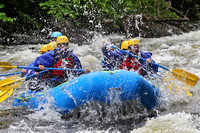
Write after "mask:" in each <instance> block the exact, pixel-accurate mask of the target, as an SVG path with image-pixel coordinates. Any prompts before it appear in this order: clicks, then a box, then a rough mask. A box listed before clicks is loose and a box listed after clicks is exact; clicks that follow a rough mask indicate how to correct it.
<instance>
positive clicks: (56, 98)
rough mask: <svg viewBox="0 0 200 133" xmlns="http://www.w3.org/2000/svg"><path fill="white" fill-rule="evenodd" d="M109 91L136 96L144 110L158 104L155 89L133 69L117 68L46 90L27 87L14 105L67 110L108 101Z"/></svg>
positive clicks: (130, 97)
mask: <svg viewBox="0 0 200 133" xmlns="http://www.w3.org/2000/svg"><path fill="white" fill-rule="evenodd" d="M111 91H117V92H118V91H119V92H120V93H119V99H120V100H121V101H128V100H133V99H135V100H137V101H139V102H140V103H141V104H142V105H143V106H144V107H145V108H147V109H152V108H154V107H156V106H157V104H158V98H159V89H158V88H156V87H154V86H153V85H152V84H151V83H150V82H149V81H148V80H146V79H145V78H143V77H142V76H140V75H138V74H137V73H135V72H131V71H125V70H120V71H112V72H106V71H97V72H91V73H88V74H85V75H82V76H80V77H78V78H75V79H73V80H71V81H69V82H66V83H63V84H62V85H59V86H57V87H55V88H52V89H50V90H48V91H47V92H42V91H31V90H28V91H26V92H23V93H21V94H20V95H19V96H18V97H17V98H15V100H14V102H13V107H15V106H20V105H21V106H25V107H29V108H30V109H36V110H38V109H42V108H45V104H48V105H49V106H50V107H51V108H53V109H55V110H56V111H59V112H61V113H67V112H69V111H72V110H74V109H75V108H77V107H79V106H81V105H83V104H85V103H86V102H87V101H98V102H102V103H109V98H108V97H109V94H110V92H111Z"/></svg>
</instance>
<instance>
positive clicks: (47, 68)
mask: <svg viewBox="0 0 200 133" xmlns="http://www.w3.org/2000/svg"><path fill="white" fill-rule="evenodd" d="M3 67H6V68H23V69H40V68H39V67H26V66H3ZM45 70H63V71H66V70H71V71H85V70H84V69H64V68H51V67H45Z"/></svg>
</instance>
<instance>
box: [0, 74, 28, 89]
mask: <svg viewBox="0 0 200 133" xmlns="http://www.w3.org/2000/svg"><path fill="white" fill-rule="evenodd" d="M23 79H25V77H23V78H20V77H18V76H16V75H15V76H12V77H9V78H7V79H4V80H1V81H0V91H2V92H4V91H6V90H9V89H11V88H17V87H19V86H20V85H21V83H22V80H23Z"/></svg>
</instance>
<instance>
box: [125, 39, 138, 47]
mask: <svg viewBox="0 0 200 133" xmlns="http://www.w3.org/2000/svg"><path fill="white" fill-rule="evenodd" d="M131 45H140V41H139V40H138V39H137V38H132V39H130V40H128V47H129V46H131Z"/></svg>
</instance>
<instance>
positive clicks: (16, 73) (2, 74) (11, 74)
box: [0, 72, 22, 77]
mask: <svg viewBox="0 0 200 133" xmlns="http://www.w3.org/2000/svg"><path fill="white" fill-rule="evenodd" d="M21 73H22V72H15V73H8V74H1V75H0V77H2V76H9V75H15V74H21Z"/></svg>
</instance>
